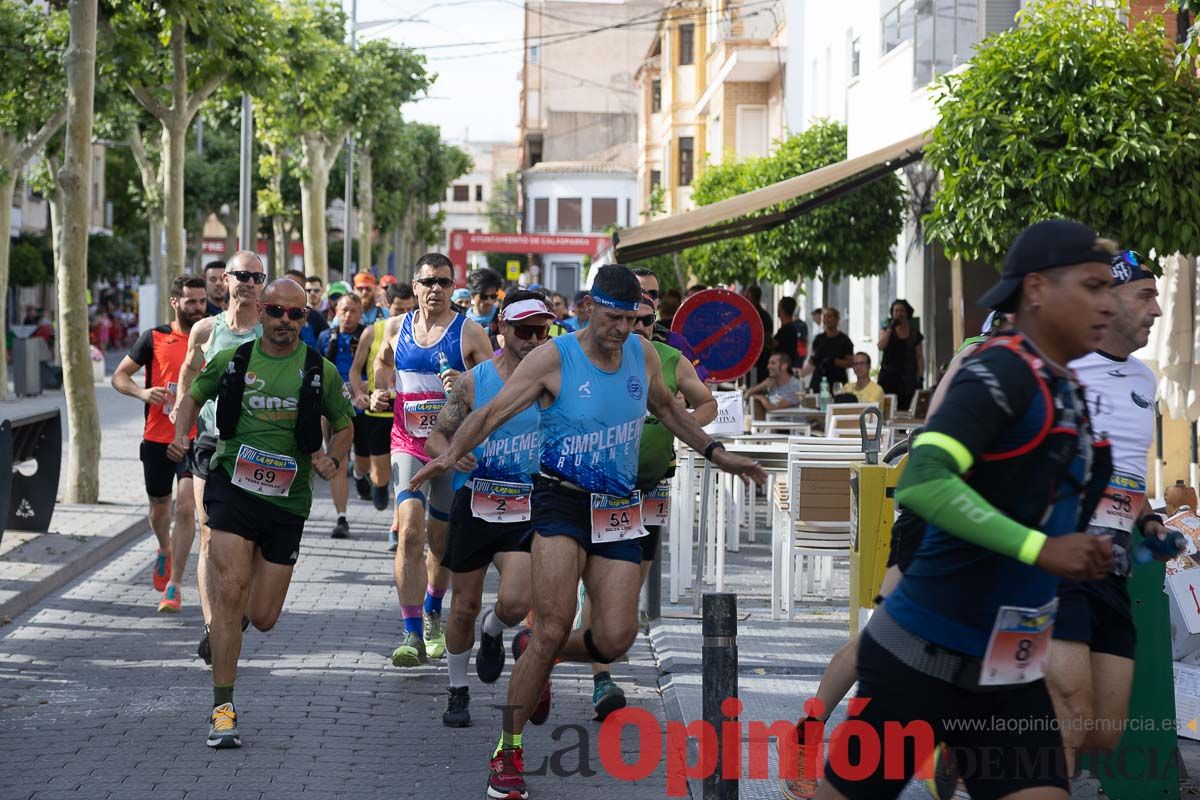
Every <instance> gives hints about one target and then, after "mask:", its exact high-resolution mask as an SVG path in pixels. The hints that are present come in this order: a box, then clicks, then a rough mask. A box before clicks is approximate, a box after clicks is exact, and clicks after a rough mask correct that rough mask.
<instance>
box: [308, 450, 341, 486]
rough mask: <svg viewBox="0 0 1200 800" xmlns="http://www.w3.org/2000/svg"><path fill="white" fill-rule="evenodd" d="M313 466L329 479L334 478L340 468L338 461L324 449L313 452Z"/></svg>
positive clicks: (323, 476) (319, 473)
mask: <svg viewBox="0 0 1200 800" xmlns="http://www.w3.org/2000/svg"><path fill="white" fill-rule="evenodd" d="M312 467H313V469H314V470H316V472H317V474H318V475H320V476H321V477H322V478H324V479H325V480H327V481H329V480H333V476H334V475H336V474H337V470H338V465H337V462H335V461H334V460H333V459H332V458H330V457H329V454H328V453H326V452H325V451H324V450H322V451H320V452H317V453H314V454H313V457H312Z"/></svg>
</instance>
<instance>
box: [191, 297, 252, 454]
mask: <svg viewBox="0 0 1200 800" xmlns="http://www.w3.org/2000/svg"><path fill="white" fill-rule="evenodd" d="M262 332H263V327H262V323H261V322H258V323H255V325H254V327H253V328H251V329H250V330H248V331H246V332H245V333H234V332H233V329H232V328H230V327H229V323H228V322H227V321H226V320H225V312H221V313H220V314H217V315H216V316H215V317H214V318H213V329H212V333H211V334H209V337H208V344H206V345H204V350H203V351H202V352H203V353H204V363H206V364H207V363H208V362H209V361H212V359H213V356H215V355H216V354H217V353H219V352H221V351H222V350H234V349H236V348H237V346H238V345H240V344H241V343H242V342H248V341H250V340H251V339H258V338H260V337H261V336H262ZM198 427H199V431H200V433H212V434H213V435H216V432H217V401H216V400H209V401H208V402H207V403H205V404H204V407H203V408H201V409H200V424H199V426H198Z"/></svg>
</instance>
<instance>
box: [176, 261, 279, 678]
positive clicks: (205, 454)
mask: <svg viewBox="0 0 1200 800" xmlns="http://www.w3.org/2000/svg"><path fill="white" fill-rule="evenodd" d="M223 274H224V281H225V287H224V290H223V291H224V294H225V296H226V297H227V298H228V299H229V308H228V309H227V310H225V311H223V312H221V313H220V314H217V315H216V316H213V317H206V318H204V319H202V320H200V321H199V322H197V323H196V324H195V325H193V326H192V332H191V335H190V336H188V350H187V357H186V360H185V361H184V362H183V368H182V369H180V370H179V392H178V396H179V397H187V396H188V395H189V394H191V389H192V381H193V379H195V377H196V376H197V375H199V374H200V369H201V367H203V366H204V364H205V363H206V362H207V361H210V360H211V359H212V357H213V356H215V355H216V354H217V353H219V352H220V351H222V350H228V349H231V348H234V347H237V346H238V345H240V344H242V343H243V342H248V341H250V340H252V339H257V338H258V337H260V336H262V331H263V327H262V323H260V322H259V321H258V318H259V312H258V297H259V295H260V294H261V293H262V285H263V283H264V282H265V281H266V279H267V275H266V272H265V271H264V270H263V263H262V260H261V259H259V257H258V256H257V255H256V254H255V253H251V252H250V251H249V250H239V251H238V252H236V253H234V254H233V258H231V259H229V263H228V264H227V265H226V266H225V268H224V272H223ZM208 288H209V293H210V296H211V292H212V286H211V285H209V287H208ZM179 408H180V405H179V404H178V403H176V405H175V408H173V409H172V410H171V421H172V422H173V423H176V426H177V427H178V422H179V420H178V418H177V417H178V414H179ZM216 428H217V404H216V403H215V402H209V403H205V404H204V408H202V409H201V410H200V421H199V425H198V427H197V429H196V443H195V445H194V446H193V447H192V449H191V453H190V455H189V457H188V470H189V471H190V472H191V473H192V488H193V490H194V492H195V497H196V511H197V516H198V517H199V521H200V560H199V561H197V562H196V583H197V589H198V591H199V594H200V611H201V614H202V615H203V617H204V636H203V638H201V639H200V644H199V646H197V648H196V655H197V656H199V657H200V658H201V659H203V661H204V663H205V664H212V648H211V646H210V642H209V623H210V621H211V619H212V615H211V613H210V610H209V605H208V586H209V583H208V580H207V576H206V574H205V570H207V569H208V566H207V564H208V560H207V557H206V554H207V553H208V542H209V529H208V511H207V510H206V509H205V506H204V484H205V481H207V479H208V462H209V459H210V458H212V454H213V452H214V451H215V450H216V448H217V430H216ZM188 546H189V549H190V547H191V544H190V543H189V545H188Z"/></svg>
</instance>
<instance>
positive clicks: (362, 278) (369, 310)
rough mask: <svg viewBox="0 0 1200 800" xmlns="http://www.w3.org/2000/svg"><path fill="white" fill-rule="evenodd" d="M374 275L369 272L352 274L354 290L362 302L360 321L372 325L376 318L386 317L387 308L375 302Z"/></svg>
mask: <svg viewBox="0 0 1200 800" xmlns="http://www.w3.org/2000/svg"><path fill="white" fill-rule="evenodd" d="M377 288H378V287H377V286H376V284H375V276H374V275H372V274H371V273H369V272H360V273H358V274H357V275H355V276H354V291H355V293H356V294H357V295H358V299H359V300H360V301H361V302H362V322H363V324H364V325H373V324H374V323H375V320H377V319H387V317H388V310H387V309H386V308H384V307H383V306H381V305H378V304H377V303H376V302H375V290H376V289H377Z"/></svg>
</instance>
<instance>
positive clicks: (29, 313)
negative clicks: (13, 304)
mask: <svg viewBox="0 0 1200 800" xmlns="http://www.w3.org/2000/svg"><path fill="white" fill-rule="evenodd" d="M39 311H41V309H40V308H35V307H34V306H25V318H24V319H22V320H21V324H22V325H37V324H38V320H39V319H40V318H41V314H39V313H38V312H39Z"/></svg>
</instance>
